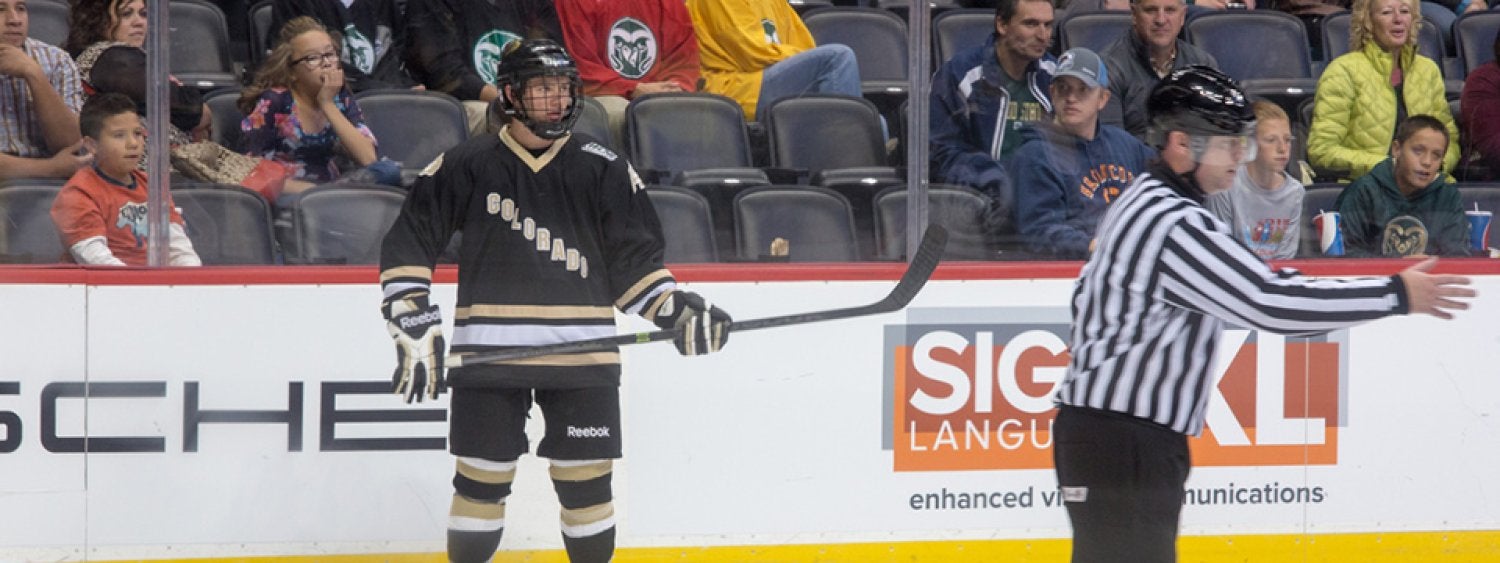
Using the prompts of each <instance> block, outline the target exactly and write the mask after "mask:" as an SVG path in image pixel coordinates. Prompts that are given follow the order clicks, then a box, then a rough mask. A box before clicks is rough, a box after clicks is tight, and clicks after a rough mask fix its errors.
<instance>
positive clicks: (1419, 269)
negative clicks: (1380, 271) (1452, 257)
mask: <svg viewBox="0 0 1500 563" xmlns="http://www.w3.org/2000/svg"><path fill="white" fill-rule="evenodd" d="M1437 261H1438V259H1437V258H1435V257H1434V258H1428V259H1426V260H1423V261H1421V262H1418V263H1416V265H1413V266H1412V267H1410V268H1407V269H1405V270H1402V271H1401V273H1400V274H1397V275H1398V276H1401V281H1402V283H1405V284H1406V302H1407V304H1408V305H1410V307H1411V309H1410V310H1409V311H1407V313H1408V314H1417V313H1426V314H1428V315H1432V316H1434V317H1437V318H1439V319H1451V318H1453V313H1450V312H1449V311H1451V310H1462V309H1468V308H1469V304H1468V302H1465V301H1459V300H1458V299H1456V298H1458V297H1464V298H1468V297H1474V296H1475V295H1476V293H1475V292H1474V290H1473V289H1470V288H1467V287H1460V286H1466V285H1469V278H1467V277H1464V276H1455V275H1452V274H1429V273H1427V272H1428V271H1429V270H1432V267H1433V266H1435V265H1437Z"/></svg>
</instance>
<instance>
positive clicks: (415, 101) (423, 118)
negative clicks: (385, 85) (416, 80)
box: [354, 89, 469, 184]
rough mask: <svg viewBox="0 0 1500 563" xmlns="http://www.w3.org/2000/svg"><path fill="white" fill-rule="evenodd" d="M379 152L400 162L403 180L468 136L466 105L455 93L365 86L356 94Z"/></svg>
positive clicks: (411, 176) (412, 177)
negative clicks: (377, 88) (451, 94)
mask: <svg viewBox="0 0 1500 563" xmlns="http://www.w3.org/2000/svg"><path fill="white" fill-rule="evenodd" d="M354 100H355V101H356V102H358V103H359V109H360V111H362V112H364V116H365V126H366V127H369V128H370V132H371V133H373V134H374V135H375V141H376V144H377V145H378V146H377V150H378V152H379V153H380V156H382V157H385V158H389V159H391V160H394V161H396V162H400V163H401V178H402V182H403V183H407V184H409V183H411V182H412V181H413V180H415V179H416V176H417V173H418V172H420V171H421V170H422V169H423V168H426V167H427V165H428V164H429V163H431V162H432V161H433V160H434V159H436V158H437V157H438V155H440V154H443V152H444V151H447V150H448V149H451V148H453V147H455V146H458V144H459V143H462V142H464V139H467V138H469V128H468V122H467V121H466V118H465V117H464V106H463V104H462V103H460V102H459V101H458V100H457V99H455V98H454V97H453V96H449V95H448V94H444V93H442V92H434V91H426V90H405V89H388V90H366V91H364V92H360V93H359V94H356V95H355V96H354Z"/></svg>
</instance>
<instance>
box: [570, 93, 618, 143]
mask: <svg viewBox="0 0 1500 563" xmlns="http://www.w3.org/2000/svg"><path fill="white" fill-rule="evenodd" d="M582 106H583V107H582V108H581V109H582V110H583V113H582V114H580V115H579V116H578V121H577V122H576V123H574V125H573V131H576V132H580V133H585V134H587V135H588V136H590V137H593V138H595V139H598V140H599V142H601V143H604V146H607V147H609V148H611V149H614V150H619V149H620V140H619V139H617V138H615V134H614V132H613V131H611V130H610V128H609V114H608V113H607V112H606V111H604V106H603V105H600V104H599V100H595V99H593V98H591V97H587V96H585V97H584V98H583V102H582Z"/></svg>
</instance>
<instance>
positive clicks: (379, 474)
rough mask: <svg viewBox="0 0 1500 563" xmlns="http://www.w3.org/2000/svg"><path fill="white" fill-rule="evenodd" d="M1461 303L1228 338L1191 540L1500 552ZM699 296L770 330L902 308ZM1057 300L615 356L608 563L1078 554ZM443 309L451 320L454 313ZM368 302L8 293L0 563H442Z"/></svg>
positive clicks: (514, 512) (1482, 377) (1016, 296)
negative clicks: (1456, 538)
mask: <svg viewBox="0 0 1500 563" xmlns="http://www.w3.org/2000/svg"><path fill="white" fill-rule="evenodd" d="M372 278H373V276H372ZM1475 283H1476V288H1477V289H1478V291H1479V292H1480V295H1481V296H1484V297H1482V298H1481V299H1479V300H1477V301H1476V302H1475V304H1474V305H1475V308H1474V309H1473V310H1471V311H1466V312H1463V313H1461V314H1460V315H1459V317H1458V319H1457V320H1454V321H1447V322H1444V321H1439V320H1436V319H1432V318H1429V317H1397V318H1390V319H1385V320H1381V321H1377V322H1374V323H1370V324H1368V325H1364V326H1360V327H1356V328H1352V329H1348V330H1344V331H1338V332H1334V333H1331V334H1327V335H1319V336H1315V337H1307V338H1293V337H1284V336H1279V335H1273V334H1268V333H1263V332H1256V331H1247V330H1238V329H1235V330H1229V331H1227V332H1226V333H1225V334H1224V336H1223V340H1222V342H1221V351H1222V352H1223V353H1222V354H1221V357H1220V358H1219V364H1218V368H1219V369H1217V370H1216V377H1217V378H1218V381H1217V385H1216V387H1215V391H1214V393H1212V395H1211V397H1210V409H1209V415H1208V422H1207V430H1206V432H1205V433H1204V435H1203V436H1201V437H1197V438H1194V439H1193V440H1192V453H1193V457H1194V461H1195V465H1196V467H1195V468H1194V470H1193V473H1192V474H1191V476H1190V478H1189V481H1188V485H1187V486H1188V491H1187V492H1188V504H1187V506H1186V507H1185V509H1184V512H1183V522H1182V532H1183V534H1184V535H1185V536H1237V535H1253V534H1284V535H1299V534H1300V535H1310V534H1347V533H1354V534H1368V533H1390V532H1397V531H1413V532H1416V531H1422V532H1431V531H1439V532H1445V533H1448V534H1459V535H1461V534H1464V533H1472V532H1483V533H1492V532H1493V531H1495V530H1500V512H1497V511H1495V510H1494V508H1493V507H1494V506H1495V505H1496V504H1497V503H1500V497H1497V495H1500V493H1497V492H1496V488H1495V487H1493V486H1492V484H1493V483H1492V482H1493V480H1494V477H1493V474H1494V472H1493V468H1494V467H1497V466H1500V447H1497V446H1496V444H1500V423H1497V422H1496V414H1497V412H1500V378H1497V377H1496V375H1497V370H1496V368H1495V366H1497V365H1500V346H1497V344H1500V324H1497V323H1495V322H1494V321H1493V319H1496V318H1500V299H1493V298H1489V297H1488V296H1492V295H1500V276H1489V275H1482V276H1477V277H1476V278H1475ZM690 285H691V287H692V289H694V290H696V291H699V292H700V293H703V294H705V295H710V296H711V297H712V299H713V301H714V303H715V304H718V305H721V306H723V307H724V308H725V309H727V310H729V311H730V312H731V313H733V314H734V315H735V316H736V318H757V317H763V316H770V315H778V314H785V313H790V312H798V311H805V310H816V309H827V308H833V307H841V306H849V305H858V304H863V303H866V302H870V301H874V300H876V299H879V298H880V297H882V296H883V295H884V293H885V292H886V291H888V290H889V288H890V285H891V281H890V280H888V279H869V280H858V279H854V280H840V281H808V280H801V281H795V280H794V281H760V282H757V281H700V282H695V283H691V284H690ZM1071 287H1072V282H1071V280H1068V279H953V278H947V279H939V280H935V281H933V282H930V284H929V285H928V287H927V288H926V289H925V290H924V291H923V292H922V293H921V294H920V295H918V297H917V298H916V300H915V301H914V302H913V303H912V305H911V306H910V307H909V308H907V309H906V310H903V311H900V312H897V313H890V314H885V315H878V316H872V317H865V318H859V319H850V320H843V321H834V322H827V323H818V324H809V325H801V326H795V327H787V328H781V329H774V330H764V331H755V332H746V333H736V334H733V335H732V337H731V339H730V343H729V345H728V346H727V348H726V349H725V350H724V351H723V352H722V353H719V354H715V355H711V356H705V357H692V358H684V357H680V356H678V355H677V353H676V351H675V350H674V349H673V348H672V347H671V346H670V345H666V344H651V345H641V346H631V347H627V348H625V349H624V350H623V352H624V361H625V365H626V368H625V376H624V387H623V392H622V398H623V401H624V421H623V425H622V426H623V436H624V439H625V458H624V459H623V460H622V461H621V462H620V463H618V464H617V465H616V468H617V470H616V474H615V479H614V484H615V491H616V495H617V501H616V504H617V514H618V518H619V530H620V532H619V534H620V535H619V542H620V545H621V546H622V548H623V550H622V551H625V552H628V550H629V549H647V548H665V547H672V548H682V547H692V548H706V549H711V548H714V547H717V546H783V545H789V544H793V545H798V544H806V545H819V546H824V548H825V549H826V548H828V546H835V547H836V546H868V545H872V544H891V543H900V542H937V543H936V544H933V545H941V544H943V543H944V542H949V543H951V542H965V541H1009V540H1056V539H1062V538H1067V537H1068V533H1069V531H1068V524H1067V518H1066V513H1065V511H1064V509H1063V508H1061V505H1060V504H1059V503H1058V497H1057V493H1056V481H1055V478H1054V476H1053V473H1052V465H1051V453H1050V445H1051V435H1050V424H1051V420H1052V414H1051V401H1050V397H1049V395H1050V393H1051V390H1052V388H1053V386H1054V385H1056V383H1057V382H1058V381H1060V379H1061V377H1062V375H1063V373H1064V368H1065V366H1066V364H1067V358H1068V351H1067V345H1066V344H1067V341H1068V330H1069V329H1068V324H1069V313H1068V308H1067V305H1068V297H1069V292H1070V291H1071ZM435 298H436V300H437V302H439V303H442V304H444V310H445V312H447V313H449V317H450V318H449V322H450V323H451V302H452V298H453V286H452V285H451V284H448V283H444V284H439V285H438V286H437V287H436V291H435ZM378 302H379V290H378V288H377V287H376V286H375V285H374V284H373V283H368V284H366V283H334V284H316V283H285V284H277V283H253V284H229V283H203V284H181V285H164V284H138V283H126V284H103V283H94V284H79V283H74V284H68V283H13V284H0V310H4V311H7V312H9V313H10V314H12V315H15V317H14V318H16V319H26V321H25V322H15V323H6V324H4V325H0V359H3V361H0V502H3V503H4V505H5V506H6V509H5V510H0V530H4V533H0V560H4V561H27V560H36V559H43V558H46V559H49V560H84V559H90V560H108V559H124V558H132V559H148V560H170V559H181V558H189V557H223V556H228V555H235V556H246V555H286V556H304V557H308V556H312V557H315V556H316V555H317V554H392V553H426V554H432V556H433V557H435V559H433V560H441V559H440V556H439V555H437V554H439V553H440V552H441V551H442V549H443V537H444V529H445V526H446V520H447V508H448V501H449V497H450V495H451V493H452V492H451V489H450V485H449V480H450V479H451V477H452V472H453V461H452V458H451V457H450V456H449V455H448V454H447V453H446V452H445V447H446V424H445V422H446V410H445V407H446V405H447V400H446V398H444V399H442V400H439V401H437V402H436V403H424V404H421V405H405V404H402V403H401V402H400V401H399V400H397V399H396V398H395V397H394V396H391V395H388V394H387V393H386V389H387V387H388V377H389V373H390V370H391V369H392V367H393V361H394V352H393V351H392V347H391V344H390V340H389V336H388V335H387V334H386V333H385V328H384V325H383V321H382V320H381V318H380V316H379V313H378V311H377V307H376V306H377V304H378ZM621 324H622V330H649V329H650V328H651V327H650V325H649V324H648V323H645V322H644V321H642V320H640V319H626V318H622V319H621ZM538 414H539V413H535V412H534V413H533V415H534V416H533V417H532V420H531V421H530V422H529V424H528V435H529V437H530V438H531V440H532V442H533V447H534V444H535V442H536V441H537V440H539V439H540V438H541V434H542V427H541V425H540V420H539V416H538ZM557 510H558V507H557V504H556V501H555V500H554V499H553V497H552V491H551V485H550V483H549V482H548V481H547V478H546V467H545V462H544V461H542V460H537V459H536V458H535V457H533V456H526V457H524V458H523V460H522V464H521V467H520V471H519V476H518V480H517V483H516V486H515V494H514V495H513V496H512V497H511V499H510V502H509V506H508V509H507V520H506V522H507V528H506V536H505V540H504V543H503V544H502V549H505V550H511V551H516V550H519V551H530V550H550V549H558V548H560V547H561V542H560V539H559V538H558V531H557ZM1484 537H1486V538H1492V537H1494V536H1493V535H1486V536H1484ZM1480 549H1491V550H1492V551H1490V552H1488V553H1493V552H1494V551H1493V550H1497V549H1500V547H1496V546H1494V545H1488V544H1480ZM705 559H708V558H705ZM310 560H316V559H315V558H314V559H310ZM720 560H729V559H728V558H723V559H720ZM791 560H796V558H795V557H793V558H792V559H791Z"/></svg>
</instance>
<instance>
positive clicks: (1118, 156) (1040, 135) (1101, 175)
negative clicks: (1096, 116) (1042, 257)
mask: <svg viewBox="0 0 1500 563" xmlns="http://www.w3.org/2000/svg"><path fill="white" fill-rule="evenodd" d="M1021 136H1022V139H1023V144H1022V145H1021V148H1019V149H1016V152H1015V154H1014V155H1012V156H1011V160H1012V162H1015V163H1017V164H1020V163H1025V165H1024V166H1022V165H1017V166H1012V167H1011V178H1012V180H1013V184H1014V185H1015V192H1016V229H1017V230H1018V231H1020V233H1021V237H1022V238H1023V239H1025V241H1026V246H1027V248H1028V249H1029V250H1031V251H1032V252H1037V253H1042V254H1049V255H1052V256H1056V257H1059V258H1087V257H1088V251H1089V241H1090V240H1093V238H1094V230H1095V229H1096V228H1097V227H1098V225H1099V218H1100V217H1103V216H1104V210H1105V208H1107V207H1108V206H1109V204H1110V202H1112V201H1114V200H1115V198H1116V197H1118V196H1119V195H1120V192H1121V191H1123V190H1124V189H1125V187H1126V186H1129V185H1130V182H1131V181H1132V180H1134V179H1135V177H1136V175H1137V174H1140V173H1142V172H1145V171H1146V166H1147V163H1148V162H1149V161H1150V160H1152V159H1154V158H1156V151H1154V150H1152V149H1151V148H1150V147H1148V146H1146V144H1145V143H1142V142H1141V141H1140V139H1137V138H1135V137H1133V136H1131V135H1130V134H1129V133H1126V132H1125V130H1124V129H1120V128H1118V127H1114V126H1111V125H1104V124H1103V123H1100V124H1099V125H1098V128H1097V129H1096V130H1095V133H1094V138H1093V139H1092V140H1086V139H1084V138H1082V137H1077V136H1074V135H1070V134H1068V133H1066V132H1063V131H1062V130H1061V129H1058V128H1057V127H1056V126H1055V125H1053V124H1051V123H1043V124H1038V125H1036V126H1033V127H1027V128H1026V129H1025V130H1023V131H1022V132H1021Z"/></svg>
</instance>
